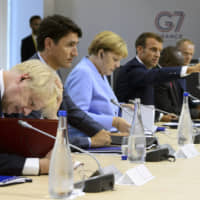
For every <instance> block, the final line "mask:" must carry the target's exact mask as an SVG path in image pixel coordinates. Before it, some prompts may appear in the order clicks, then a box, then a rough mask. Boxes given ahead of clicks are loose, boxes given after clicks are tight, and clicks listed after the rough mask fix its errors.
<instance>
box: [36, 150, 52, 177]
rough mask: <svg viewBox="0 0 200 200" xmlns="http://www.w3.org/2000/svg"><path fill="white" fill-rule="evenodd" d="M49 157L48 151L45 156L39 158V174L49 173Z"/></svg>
mask: <svg viewBox="0 0 200 200" xmlns="http://www.w3.org/2000/svg"><path fill="white" fill-rule="evenodd" d="M50 157H51V151H50V152H48V153H47V154H46V156H45V157H43V158H40V160H39V164H40V174H41V175H42V174H48V173H49V164H50Z"/></svg>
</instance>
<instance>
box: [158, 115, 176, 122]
mask: <svg viewBox="0 0 200 200" xmlns="http://www.w3.org/2000/svg"><path fill="white" fill-rule="evenodd" d="M176 119H178V117H177V116H176V115H175V114H168V115H163V117H162V119H161V121H162V122H171V121H172V120H176Z"/></svg>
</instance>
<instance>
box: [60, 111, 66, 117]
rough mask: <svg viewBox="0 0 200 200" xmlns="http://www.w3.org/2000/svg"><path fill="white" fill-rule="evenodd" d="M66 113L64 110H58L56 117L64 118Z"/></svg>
mask: <svg viewBox="0 0 200 200" xmlns="http://www.w3.org/2000/svg"><path fill="white" fill-rule="evenodd" d="M66 116H67V111H66V110H59V111H58V117H66Z"/></svg>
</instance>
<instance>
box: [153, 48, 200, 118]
mask: <svg viewBox="0 0 200 200" xmlns="http://www.w3.org/2000/svg"><path fill="white" fill-rule="evenodd" d="M184 60H185V59H184V56H183V54H182V53H181V52H180V51H179V50H178V49H177V48H176V47H173V46H169V47H166V48H164V49H163V51H162V52H161V56H160V60H159V64H160V65H161V66H162V67H170V66H182V65H184V64H186V63H185V62H184ZM185 90H186V83H185V79H178V80H174V81H171V82H165V83H160V84H157V85H155V106H156V108H159V109H162V110H165V111H168V112H171V113H175V114H177V115H180V112H181V108H182V102H183V92H184V91H185ZM189 105H190V112H191V117H192V118H194V119H197V118H199V116H200V113H199V110H198V109H197V106H196V105H195V104H194V103H192V101H191V100H190V99H189Z"/></svg>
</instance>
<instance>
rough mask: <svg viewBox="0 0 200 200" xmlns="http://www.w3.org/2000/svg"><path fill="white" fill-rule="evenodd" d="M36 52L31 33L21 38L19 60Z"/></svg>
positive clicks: (27, 57) (23, 59)
mask: <svg viewBox="0 0 200 200" xmlns="http://www.w3.org/2000/svg"><path fill="white" fill-rule="evenodd" d="M35 52H36V49H35V46H34V42H33V38H32V35H29V36H27V37H25V38H24V39H22V44H21V61H22V62H23V61H25V60H28V59H29V58H30V57H31V56H33V54H34V53H35Z"/></svg>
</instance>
